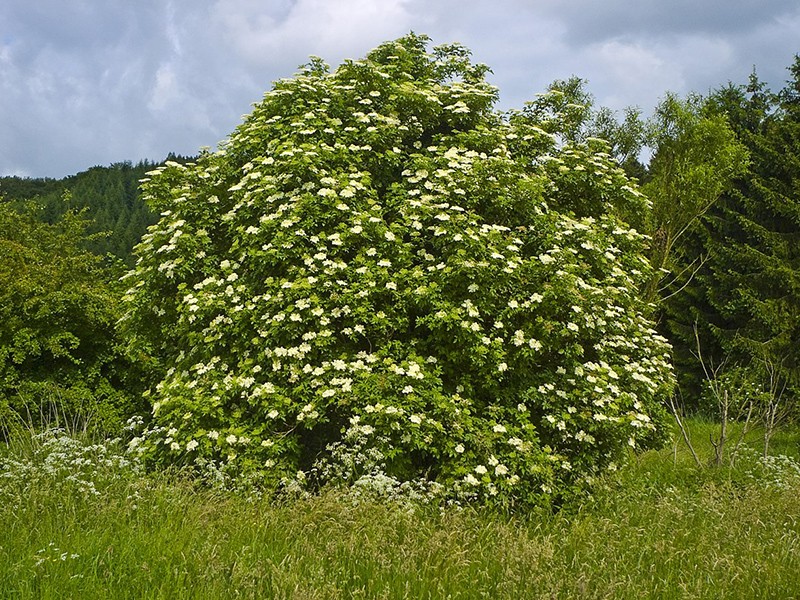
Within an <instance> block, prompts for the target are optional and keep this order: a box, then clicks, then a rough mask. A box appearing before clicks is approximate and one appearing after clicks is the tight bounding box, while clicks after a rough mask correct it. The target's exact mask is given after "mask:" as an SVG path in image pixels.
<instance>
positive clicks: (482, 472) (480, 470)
mask: <svg viewBox="0 0 800 600" xmlns="http://www.w3.org/2000/svg"><path fill="white" fill-rule="evenodd" d="M475 472H476V473H477V474H478V475H486V473H487V472H488V471H487V469H486V467H484V466H483V465H478V466H477V467H475Z"/></svg>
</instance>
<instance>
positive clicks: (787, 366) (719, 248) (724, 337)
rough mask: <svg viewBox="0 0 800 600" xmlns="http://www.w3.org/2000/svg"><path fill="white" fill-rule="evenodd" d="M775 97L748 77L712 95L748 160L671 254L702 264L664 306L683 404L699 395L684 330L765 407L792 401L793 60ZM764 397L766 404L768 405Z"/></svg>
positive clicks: (796, 196)
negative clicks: (745, 379)
mask: <svg viewBox="0 0 800 600" xmlns="http://www.w3.org/2000/svg"><path fill="white" fill-rule="evenodd" d="M790 74H791V79H790V80H789V81H788V83H787V85H786V87H785V88H784V89H783V90H782V91H780V92H779V93H777V94H773V93H771V92H769V91H768V90H767V89H765V86H764V85H763V84H762V83H761V82H760V81H758V79H757V77H755V75H754V76H753V77H752V78H751V80H750V82H749V84H748V85H747V86H735V85H729V86H727V87H724V88H721V89H719V90H717V91H716V92H714V93H713V94H712V95H711V97H710V98H709V102H710V106H711V107H712V108H713V109H714V110H715V111H717V112H718V113H719V114H722V115H725V116H726V117H727V118H728V119H729V122H730V123H731V127H732V128H733V130H734V131H735V133H736V136H737V138H738V139H739V140H740V141H741V143H742V144H744V145H745V146H746V147H747V149H748V152H749V154H750V164H749V168H748V170H747V171H746V172H745V173H743V174H741V175H740V176H738V177H737V178H736V179H735V185H734V187H733V188H732V189H731V190H729V191H728V192H726V193H725V194H723V195H722V197H721V198H720V200H719V201H718V202H716V203H714V204H713V205H712V206H711V207H710V209H709V210H708V212H707V214H706V215H705V216H704V217H703V218H702V219H700V220H699V222H697V223H696V225H695V226H694V227H693V228H692V229H691V231H690V233H689V235H687V239H686V240H685V243H684V244H682V246H681V247H680V249H679V260H680V262H681V263H682V264H684V265H690V264H697V263H698V262H700V261H702V267H701V268H699V269H698V270H697V271H696V273H695V276H694V277H693V278H688V277H686V276H684V277H683V278H682V279H680V280H679V281H677V282H676V283H675V285H676V286H684V287H685V291H684V292H683V293H682V294H681V295H677V296H675V297H674V298H673V299H671V300H670V301H668V302H667V303H666V305H665V309H666V314H667V316H668V326H669V330H670V336H671V337H672V338H673V339H674V340H675V342H676V360H677V361H678V362H677V364H678V365H679V373H680V379H681V381H682V386H683V387H684V388H685V391H686V396H687V397H688V398H693V397H697V396H698V394H699V392H700V386H699V380H700V377H699V374H698V367H697V364H696V361H694V360H693V359H692V357H691V354H690V349H692V348H693V347H694V343H695V340H694V339H693V338H694V335H695V334H694V332H693V329H694V328H696V329H697V337H698V339H699V340H700V343H701V345H702V347H703V350H704V352H705V354H706V357H707V359H708V360H709V361H714V362H715V363H716V364H717V365H720V364H722V363H723V362H725V363H726V369H742V368H744V369H745V370H746V371H747V372H749V373H750V379H751V380H753V381H754V383H755V384H757V386H758V387H759V389H760V390H762V391H763V392H764V396H763V397H766V398H767V400H768V401H774V400H775V399H776V398H781V399H782V402H789V401H793V400H792V398H796V394H797V384H798V358H800V357H798V348H800V345H799V344H798V341H800V330H799V329H798V327H800V305H799V303H800V286H799V284H800V275H799V273H800V272H799V271H798V268H800V193H799V192H800V184H798V181H800V179H799V176H800V157H799V156H798V148H800V144H799V143H798V142H799V141H800V128H799V127H798V117H800V111H798V108H797V106H798V101H797V98H798V89H800V78H799V75H800V63H799V62H798V60H797V59H796V60H795V63H794V64H793V65H792V67H791V68H790ZM770 399H771V400H770Z"/></svg>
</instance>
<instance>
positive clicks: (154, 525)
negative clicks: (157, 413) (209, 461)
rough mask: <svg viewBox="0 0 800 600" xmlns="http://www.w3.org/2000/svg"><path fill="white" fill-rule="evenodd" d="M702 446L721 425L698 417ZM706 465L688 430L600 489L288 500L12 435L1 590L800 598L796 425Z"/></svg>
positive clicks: (56, 441) (110, 448)
mask: <svg viewBox="0 0 800 600" xmlns="http://www.w3.org/2000/svg"><path fill="white" fill-rule="evenodd" d="M689 426H690V430H691V433H692V436H693V439H694V440H696V442H695V443H696V448H697V450H698V453H699V454H700V458H701V460H703V461H706V460H710V458H711V455H712V452H711V450H712V449H711V446H710V444H709V441H708V439H709V433H711V432H712V431H713V429H714V425H713V424H710V423H705V422H702V421H691V422H690V423H689ZM759 441H760V440H759V438H758V436H757V432H756V434H754V435H753V437H752V438H751V439H747V440H746V442H745V445H744V446H743V447H742V448H741V450H740V452H739V456H738V458H737V460H736V462H735V464H734V466H730V465H726V466H723V467H705V466H704V467H702V468H701V467H698V466H697V465H696V464H695V462H694V460H693V459H692V458H691V455H690V454H689V452H688V450H687V449H686V446H685V444H684V443H683V442H682V441H681V442H678V443H677V444H675V445H673V446H670V447H667V448H665V449H664V450H662V451H660V452H650V453H646V454H643V455H640V456H637V457H635V459H634V460H632V461H631V464H630V465H628V466H627V467H625V468H624V469H623V470H622V471H621V472H619V473H618V474H617V477H615V478H613V479H608V480H607V481H605V482H604V483H603V485H602V486H601V488H600V489H599V490H598V491H597V492H596V493H595V494H594V496H593V497H592V498H590V499H587V498H584V499H583V500H581V501H578V500H576V501H574V502H572V503H570V504H568V505H567V506H565V507H563V509H562V510H561V511H559V512H556V513H553V512H551V511H546V512H545V511H542V512H540V513H532V514H524V515H513V516H512V515H498V514H489V513H486V512H480V511H477V510H473V509H470V508H466V509H457V508H447V509H440V508H434V507H419V508H415V509H411V508H409V507H408V506H402V505H393V504H391V503H385V502H384V503H379V502H374V501H364V500H362V501H354V500H353V499H352V498H347V497H345V496H344V495H343V494H342V493H341V492H336V491H330V492H327V493H324V494H322V495H320V496H318V497H313V498H304V499H299V500H294V501H291V502H289V501H287V502H283V503H280V504H275V503H273V502H270V501H268V500H266V499H259V498H256V497H254V496H249V497H248V496H245V495H242V494H236V493H231V492H226V491H220V490H209V489H203V488H199V487H198V486H197V485H195V484H192V483H191V482H190V481H188V480H186V479H185V478H182V477H180V475H178V474H156V475H153V474H143V473H140V472H138V471H137V470H136V468H135V466H134V465H130V464H128V463H127V461H126V459H125V458H124V453H123V452H122V451H121V446H120V447H119V448H116V447H115V446H114V444H113V443H102V444H95V445H92V444H90V443H89V442H88V441H82V442H78V441H75V440H74V439H73V438H68V437H64V436H55V435H51V436H50V437H42V436H39V437H34V438H32V437H31V436H30V435H28V436H27V437H26V436H17V437H15V438H14V439H13V440H12V442H11V443H9V444H7V445H3V446H0V531H2V534H0V597H2V598H36V599H50V598H70V599H71V598H75V599H91V598H136V599H141V598H165V599H166V598H169V599H179V598H187V599H188V598H192V599H198V598H303V599H305V598H308V599H323V598H331V599H333V598H453V599H455V598H514V599H517V598H702V599H709V598H725V599H729V598H743V599H744V598H746V599H754V598H779V599H788V598H800V456H799V455H798V436H797V435H796V434H789V433H782V434H780V435H779V436H778V437H777V438H775V439H774V440H773V442H772V446H771V447H772V454H773V456H772V457H770V458H769V459H768V460H763V459H762V458H760V454H759Z"/></svg>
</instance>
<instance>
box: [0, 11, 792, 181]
mask: <svg viewBox="0 0 800 600" xmlns="http://www.w3.org/2000/svg"><path fill="white" fill-rule="evenodd" d="M409 31H414V32H416V33H425V34H427V35H429V36H430V37H431V38H432V40H433V42H434V43H446V42H453V41H457V42H461V43H462V44H464V45H466V46H467V47H468V48H470V49H471V50H472V52H473V56H474V58H475V60H476V61H478V62H483V63H486V64H488V65H489V66H490V67H491V68H492V70H493V75H492V76H491V81H492V82H493V83H494V84H495V85H497V86H498V87H499V88H500V95H501V101H500V108H513V107H520V106H522V103H523V102H524V101H525V100H528V99H531V98H532V97H533V95H534V94H536V93H537V92H540V91H542V90H544V89H545V88H546V86H547V84H548V83H550V82H551V81H553V80H554V79H557V78H559V79H564V78H567V77H569V76H570V75H578V76H580V77H582V78H584V79H587V80H588V81H589V86H588V87H589V91H590V92H592V94H594V96H595V98H596V100H597V103H598V104H599V105H605V106H610V107H612V108H615V109H621V108H623V107H625V106H627V105H637V106H639V107H641V108H642V109H643V110H644V111H645V112H648V111H649V110H651V109H652V107H653V106H654V105H655V103H656V102H657V101H658V99H659V98H660V97H661V96H663V94H664V92H666V91H674V92H677V93H680V94H685V93H687V92H690V91H697V92H701V93H705V92H707V91H708V90H709V89H711V88H714V87H717V86H719V85H721V84H724V83H726V82H728V81H733V82H735V83H744V82H745V81H746V80H747V77H748V75H749V73H750V72H751V71H752V69H753V67H754V66H755V67H756V69H757V72H758V73H759V75H760V77H761V78H762V79H763V80H765V81H767V82H768V83H769V84H770V86H771V87H772V88H773V89H776V90H777V89H780V88H781V87H782V86H783V84H784V82H785V80H786V78H787V76H788V74H787V71H786V68H787V67H788V66H789V65H790V64H791V63H792V61H793V57H794V55H795V54H797V53H800V3H798V2H797V0H727V1H725V2H721V1H719V0H666V1H665V0H603V1H601V0H527V1H526V0H491V1H490V0H136V1H135V2H132V1H131V0H2V3H0V175H21V176H31V177H43V176H48V177H63V176H65V175H70V174H74V173H76V172H78V171H82V170H85V169H87V168H88V167H91V166H93V165H108V164H110V163H113V162H118V161H124V160H131V161H134V162H136V161H137V160H139V159H144V158H147V159H151V160H161V159H163V158H164V157H165V156H166V154H167V153H168V152H176V153H179V154H195V153H196V152H197V151H198V149H199V148H201V147H203V146H211V147H216V145H217V143H218V142H219V141H221V140H222V139H224V138H225V137H226V136H227V135H228V134H229V133H230V132H231V131H232V129H233V128H234V127H235V126H236V125H237V124H238V123H239V122H240V121H241V118H242V115H244V114H246V113H248V112H249V111H250V107H251V105H252V103H253V102H256V101H258V100H259V99H260V98H261V96H262V94H263V93H264V92H265V91H266V90H267V89H269V88H270V86H271V84H272V82H273V81H275V80H276V79H279V78H282V77H287V76H291V74H292V73H294V72H295V70H296V68H297V66H298V65H300V64H302V63H305V62H306V61H307V59H308V57H309V55H316V56H321V57H322V58H324V59H325V60H326V61H327V62H328V63H329V64H331V65H332V66H335V65H336V64H338V63H339V62H340V61H341V60H342V59H344V58H360V57H362V56H363V55H364V54H365V53H366V52H368V51H369V50H370V49H371V48H373V47H375V46H376V45H378V44H379V43H381V42H382V41H386V40H389V39H393V38H396V37H400V36H401V35H403V34H405V33H408V32H409Z"/></svg>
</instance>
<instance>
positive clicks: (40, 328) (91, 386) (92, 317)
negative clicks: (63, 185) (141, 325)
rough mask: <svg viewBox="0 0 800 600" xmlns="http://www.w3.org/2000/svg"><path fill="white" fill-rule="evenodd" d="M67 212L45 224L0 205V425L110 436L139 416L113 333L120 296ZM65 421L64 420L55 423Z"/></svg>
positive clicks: (131, 372) (79, 223)
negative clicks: (52, 425) (65, 425)
mask: <svg viewBox="0 0 800 600" xmlns="http://www.w3.org/2000/svg"><path fill="white" fill-rule="evenodd" d="M86 226H87V222H86V221H85V220H84V219H83V218H82V217H81V216H80V215H77V214H75V213H66V214H65V215H64V217H63V219H60V220H59V221H57V222H56V223H54V224H52V225H50V224H47V223H44V222H43V221H42V220H41V219H40V218H39V216H38V215H36V214H35V213H31V212H18V211H16V210H14V209H12V208H11V207H10V206H9V204H8V203H5V202H0V417H2V419H3V423H4V425H5V426H9V425H11V426H13V425H14V424H15V423H17V422H18V421H20V420H22V421H23V422H25V423H27V424H34V425H35V424H38V423H40V422H41V421H42V420H47V421H54V420H57V419H58V420H62V419H64V418H67V419H73V420H74V424H77V425H86V424H87V423H88V424H90V425H91V426H97V427H99V428H100V429H102V430H113V429H115V428H118V427H120V426H121V422H122V418H123V416H124V415H127V414H130V413H131V412H132V411H134V410H136V409H137V408H140V407H141V404H140V403H139V402H138V401H137V400H136V392H137V390H138V389H139V386H138V385H137V383H136V380H135V369H131V366H130V365H128V364H126V363H125V361H124V359H123V358H122V355H121V353H120V348H119V345H118V339H117V336H116V332H115V326H116V320H117V319H118V318H119V304H118V297H119V295H118V291H117V290H116V289H115V287H114V284H112V283H111V273H110V272H108V271H107V270H106V268H104V267H102V266H101V264H100V258H99V257H98V256H96V255H94V254H92V253H90V252H89V251H87V250H85V249H84V248H83V243H84V241H85V239H86V238H85V237H84V231H85V228H86ZM62 422H63V421H62Z"/></svg>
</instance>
